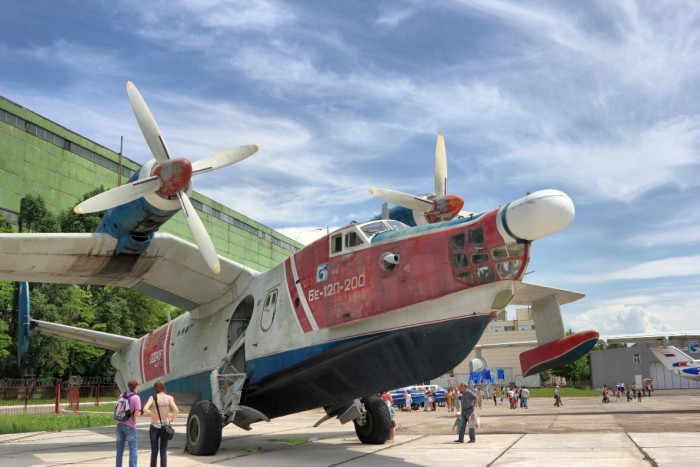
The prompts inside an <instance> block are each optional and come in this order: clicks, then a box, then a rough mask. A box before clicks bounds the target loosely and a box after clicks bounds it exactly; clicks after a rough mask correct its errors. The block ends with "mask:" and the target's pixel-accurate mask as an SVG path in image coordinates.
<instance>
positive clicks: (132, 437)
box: [117, 423, 139, 467]
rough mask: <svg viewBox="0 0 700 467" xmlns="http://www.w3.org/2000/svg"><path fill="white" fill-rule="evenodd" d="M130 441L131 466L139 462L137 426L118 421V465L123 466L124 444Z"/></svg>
mask: <svg viewBox="0 0 700 467" xmlns="http://www.w3.org/2000/svg"><path fill="white" fill-rule="evenodd" d="M127 442H128V443H129V467H136V465H137V464H138V455H139V453H138V446H137V444H136V428H134V427H131V426H129V425H124V424H123V423H117V467H122V457H123V456H124V444H125V443H127Z"/></svg>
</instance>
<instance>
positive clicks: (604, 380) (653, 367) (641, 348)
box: [591, 340, 700, 389]
mask: <svg viewBox="0 0 700 467" xmlns="http://www.w3.org/2000/svg"><path fill="white" fill-rule="evenodd" d="M671 345H673V346H675V347H678V348H679V349H681V350H683V352H685V353H687V354H688V355H690V356H691V357H693V358H696V359H697V358H698V356H697V354H694V353H692V352H691V351H690V350H688V348H689V346H688V345H687V343H686V342H680V341H675V342H674V341H673V340H671ZM650 346H651V344H635V345H633V346H631V347H623V348H620V349H607V350H598V351H595V352H591V384H592V386H593V387H594V388H602V387H603V385H604V384H607V385H608V387H610V386H611V385H612V386H613V387H615V384H617V383H620V382H622V383H625V385H632V383H635V384H637V386H638V387H639V386H640V385H641V384H642V382H643V381H644V380H645V379H647V378H653V384H654V389H691V388H692V389H696V388H700V381H693V380H691V379H687V378H679V377H678V376H676V375H674V374H673V373H672V372H670V371H668V370H667V369H666V368H665V367H664V366H663V364H662V363H661V362H660V361H659V360H658V359H657V358H656V356H654V354H653V353H652V352H651V350H649V347H650Z"/></svg>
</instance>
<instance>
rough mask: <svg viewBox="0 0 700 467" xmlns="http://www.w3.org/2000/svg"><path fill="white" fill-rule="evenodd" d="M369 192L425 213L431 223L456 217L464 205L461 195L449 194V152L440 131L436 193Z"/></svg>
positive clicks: (436, 162) (371, 190) (380, 189)
mask: <svg viewBox="0 0 700 467" xmlns="http://www.w3.org/2000/svg"><path fill="white" fill-rule="evenodd" d="M369 192H370V193H371V194H372V195H374V196H376V197H378V198H381V199H383V200H384V201H388V202H390V203H393V204H396V205H397V206H401V207H403V208H406V209H410V210H412V211H418V212H421V213H423V214H424V215H425V219H426V220H427V221H428V222H429V223H431V224H433V223H435V222H441V221H449V220H451V219H454V217H455V216H456V215H457V214H459V212H460V210H461V209H462V206H464V200H463V199H462V197H461V196H458V195H450V194H447V152H446V151H445V138H444V136H443V134H442V132H440V133H438V136H437V143H436V145H435V194H434V195H433V194H430V195H420V196H416V195H410V194H407V193H402V192H400V191H395V190H387V189H384V188H370V189H369Z"/></svg>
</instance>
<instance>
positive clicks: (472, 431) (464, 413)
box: [457, 409, 476, 443]
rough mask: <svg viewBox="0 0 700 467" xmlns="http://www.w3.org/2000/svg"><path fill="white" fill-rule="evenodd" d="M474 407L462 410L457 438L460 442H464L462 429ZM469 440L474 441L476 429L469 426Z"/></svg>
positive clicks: (464, 428)
mask: <svg viewBox="0 0 700 467" xmlns="http://www.w3.org/2000/svg"><path fill="white" fill-rule="evenodd" d="M473 412H474V409H469V410H462V415H461V417H462V423H460V424H459V437H458V438H457V439H459V441H460V442H462V443H463V442H464V431H465V430H466V428H467V424H468V423H469V417H471V415H472V413H473ZM469 441H476V430H475V429H474V428H469Z"/></svg>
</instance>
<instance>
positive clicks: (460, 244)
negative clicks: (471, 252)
mask: <svg viewBox="0 0 700 467" xmlns="http://www.w3.org/2000/svg"><path fill="white" fill-rule="evenodd" d="M463 248H464V234H463V233H459V234H457V235H453V236H451V237H450V250H462V249H463Z"/></svg>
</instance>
